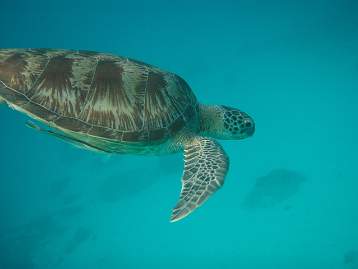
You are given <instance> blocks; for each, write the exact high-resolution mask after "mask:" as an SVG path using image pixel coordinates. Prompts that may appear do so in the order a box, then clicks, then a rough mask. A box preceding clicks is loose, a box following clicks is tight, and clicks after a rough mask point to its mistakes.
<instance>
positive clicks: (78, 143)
mask: <svg viewBox="0 0 358 269" xmlns="http://www.w3.org/2000/svg"><path fill="white" fill-rule="evenodd" d="M26 126H27V127H29V128H32V129H34V130H36V131H39V132H42V133H46V134H50V135H53V136H55V137H57V138H59V139H61V140H64V141H66V142H69V143H70V144H72V145H74V146H76V147H78V148H83V149H87V150H92V151H96V152H101V153H112V152H110V151H107V150H105V149H102V148H100V147H97V146H95V145H92V144H89V143H87V142H85V141H82V140H80V139H77V138H74V137H71V136H69V135H66V134H64V133H59V132H55V131H53V130H48V129H44V128H42V127H40V126H39V125H37V124H35V123H33V122H32V121H28V122H27V123H26Z"/></svg>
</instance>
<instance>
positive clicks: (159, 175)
mask: <svg viewBox="0 0 358 269" xmlns="http://www.w3.org/2000/svg"><path fill="white" fill-rule="evenodd" d="M182 166H183V163H182V161H181V159H180V156H178V155H168V156H163V157H158V158H157V160H155V161H154V162H153V161H151V162H149V163H148V164H147V165H146V166H143V167H140V168H134V167H131V168H128V169H125V170H123V169H115V171H114V172H113V173H112V174H111V175H110V176H108V177H106V178H104V179H103V181H102V182H101V183H100V184H99V186H98V188H97V196H98V197H99V199H100V200H101V201H102V202H105V203H116V202H119V201H120V200H121V199H123V198H126V197H132V196H133V195H136V194H139V193H141V192H142V191H145V190H147V189H149V188H150V187H151V186H152V185H154V184H156V183H158V181H160V180H163V179H166V178H168V177H173V176H176V174H178V175H177V177H178V181H179V180H180V173H182V169H183V167H182Z"/></svg>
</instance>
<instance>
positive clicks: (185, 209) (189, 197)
mask: <svg viewBox="0 0 358 269" xmlns="http://www.w3.org/2000/svg"><path fill="white" fill-rule="evenodd" d="M184 157H185V160H184V175H183V177H182V189H181V193H180V198H179V202H178V203H177V205H176V206H175V208H174V209H173V212H172V216H171V222H175V221H178V220H180V219H182V218H184V217H186V216H187V215H189V214H190V213H191V212H193V211H194V210H195V209H196V208H197V207H199V206H201V205H202V204H203V203H204V202H205V201H206V200H207V199H208V198H209V197H210V195H211V194H213V193H214V192H215V191H216V190H218V189H219V188H220V187H221V186H222V185H223V183H224V179H225V176H226V173H227V171H228V168H229V159H228V157H227V155H226V153H225V152H224V150H223V149H222V147H221V146H220V145H219V144H218V143H217V142H216V141H214V140H211V139H208V138H204V137H194V138H193V139H191V140H190V141H189V142H188V143H186V144H185V145H184Z"/></svg>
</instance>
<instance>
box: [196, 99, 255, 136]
mask: <svg viewBox="0 0 358 269" xmlns="http://www.w3.org/2000/svg"><path fill="white" fill-rule="evenodd" d="M200 120H201V125H200V126H201V132H202V133H203V135H207V136H211V137H214V138H217V139H227V140H239V139H244V138H247V137H250V136H252V135H253V134H254V132H255V123H254V120H253V119H252V118H251V117H250V116H249V115H248V114H247V113H245V112H243V111H241V110H239V109H236V108H232V107H228V106H206V105H201V107H200Z"/></svg>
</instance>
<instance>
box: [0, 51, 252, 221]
mask: <svg viewBox="0 0 358 269" xmlns="http://www.w3.org/2000/svg"><path fill="white" fill-rule="evenodd" d="M1 102H5V103H7V104H8V105H9V106H11V107H12V108H14V109H16V110H19V111H21V112H24V113H25V114H27V115H29V116H30V117H32V118H34V119H36V120H38V121H41V122H42V123H45V124H46V125H48V126H50V127H51V128H50V129H48V130H47V129H43V128H41V127H39V126H37V125H35V124H33V123H29V124H28V126H30V127H33V128H35V129H37V130H39V131H41V132H45V133H49V134H52V135H54V136H56V137H59V138H61V139H64V140H66V141H69V142H71V143H74V144H76V145H79V146H81V147H84V148H86V149H92V150H96V151H101V152H106V153H120V154H125V153H130V154H166V153H174V152H178V151H184V155H185V167H184V174H183V178H182V190H181V195H180V199H179V202H178V203H177V205H176V207H175V208H174V210H173V214H172V218H171V221H177V220H179V219H182V218H184V217H185V216H187V215H188V214H189V213H191V212H192V211H193V210H194V209H195V208H197V207H199V206H200V205H201V204H202V203H203V202H204V201H205V200H207V198H208V197H209V196H210V194H212V193H213V192H214V191H216V190H217V189H218V188H219V187H221V186H222V184H223V182H224V178H225V176H226V173H227V170H228V166H229V161H228V157H227V155H226V154H225V152H224V150H223V149H222V147H221V146H220V145H219V144H218V143H217V142H216V141H215V140H214V139H210V138H208V137H212V138H218V139H243V138H246V137H248V136H251V135H252V134H253V133H254V129H255V127H254V122H253V120H252V119H251V118H250V117H249V116H248V115H247V114H246V113H244V112H241V111H240V110H238V109H234V108H231V107H226V106H206V105H201V104H199V103H198V102H197V100H196V97H195V95H194V94H193V92H192V90H191V89H190V87H189V86H188V84H187V83H186V82H185V81H184V80H183V79H182V78H180V77H179V76H177V75H175V74H172V73H169V72H165V71H163V70H160V69H159V68H156V67H154V66H151V65H148V64H145V63H142V62H138V61H136V60H132V59H129V58H125V57H119V56H114V55H110V54H104V53H97V52H89V51H71V50H50V49H0V103H1Z"/></svg>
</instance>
